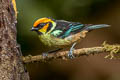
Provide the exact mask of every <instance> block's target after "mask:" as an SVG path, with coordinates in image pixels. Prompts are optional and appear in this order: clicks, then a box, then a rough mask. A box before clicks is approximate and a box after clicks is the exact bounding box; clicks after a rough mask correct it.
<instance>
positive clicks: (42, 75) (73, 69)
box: [16, 0, 120, 80]
mask: <svg viewBox="0 0 120 80" xmlns="http://www.w3.org/2000/svg"><path fill="white" fill-rule="evenodd" d="M16 2H17V8H18V24H17V29H18V37H17V39H18V43H19V44H20V45H21V48H22V52H23V55H28V54H31V55H37V54H40V53H41V52H43V51H44V47H43V46H42V45H41V44H40V42H39V39H38V36H37V34H36V33H35V32H31V31H30V29H31V27H32V25H33V23H34V21H35V20H37V19H38V18H41V17H52V18H54V19H63V20H68V21H76V22H81V23H86V24H87V23H88V24H110V25H111V27H110V28H104V29H99V30H95V31H92V32H90V33H89V34H88V35H87V37H86V38H85V39H84V40H83V41H82V42H81V43H79V44H78V45H77V48H83V47H93V46H99V45H101V44H102V43H103V41H108V42H109V43H110V44H119V43H120V32H119V30H120V27H119V26H120V0H16ZM105 55H107V53H104V54H100V55H90V56H82V57H80V58H75V59H73V60H68V61H63V60H57V61H56V60H55V61H51V62H49V63H31V64H26V67H27V70H28V72H29V74H30V78H31V80H120V61H119V60H115V59H113V60H109V59H104V56H105Z"/></svg>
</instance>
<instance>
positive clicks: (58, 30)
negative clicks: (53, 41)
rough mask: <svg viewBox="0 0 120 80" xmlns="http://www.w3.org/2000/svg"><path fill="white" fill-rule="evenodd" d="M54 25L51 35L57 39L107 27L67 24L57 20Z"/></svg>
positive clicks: (105, 25)
mask: <svg viewBox="0 0 120 80" xmlns="http://www.w3.org/2000/svg"><path fill="white" fill-rule="evenodd" d="M56 23H57V25H56V27H55V29H54V30H53V31H52V32H51V34H52V35H53V36H55V37H58V38H66V37H68V36H69V35H74V34H76V33H78V32H80V31H83V30H87V31H91V30H93V29H98V28H103V27H109V25H107V24H98V25H92V24H81V23H79V22H68V21H64V20H57V21H56Z"/></svg>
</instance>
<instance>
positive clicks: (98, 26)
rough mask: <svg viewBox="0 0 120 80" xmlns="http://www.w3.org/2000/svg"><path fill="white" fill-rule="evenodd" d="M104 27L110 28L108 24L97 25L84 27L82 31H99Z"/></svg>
mask: <svg viewBox="0 0 120 80" xmlns="http://www.w3.org/2000/svg"><path fill="white" fill-rule="evenodd" d="M104 27H110V25H108V24H98V25H86V27H84V30H88V31H91V30H94V29H99V28H104Z"/></svg>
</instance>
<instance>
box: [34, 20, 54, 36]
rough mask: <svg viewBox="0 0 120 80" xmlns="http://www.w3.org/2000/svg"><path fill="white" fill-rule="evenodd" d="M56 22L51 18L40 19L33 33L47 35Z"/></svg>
mask: <svg viewBox="0 0 120 80" xmlns="http://www.w3.org/2000/svg"><path fill="white" fill-rule="evenodd" d="M53 23H54V21H53V20H52V19H50V18H40V19H38V20H37V21H35V23H34V24H33V27H32V31H36V32H37V33H39V34H41V33H46V32H48V31H49V30H50V29H51V27H52V24H53Z"/></svg>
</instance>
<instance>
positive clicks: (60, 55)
mask: <svg viewBox="0 0 120 80" xmlns="http://www.w3.org/2000/svg"><path fill="white" fill-rule="evenodd" d="M68 52H69V51H61V52H57V53H56V54H54V53H53V54H48V56H47V57H44V56H43V55H37V56H31V55H29V56H26V57H23V58H22V59H23V62H24V63H30V62H36V61H39V62H46V61H51V60H53V59H63V60H67V59H69V58H68V56H67V55H68ZM103 52H109V54H108V55H107V56H105V58H110V59H113V58H117V57H116V56H115V54H117V53H119V52H120V45H109V44H107V43H106V42H104V43H103V44H102V46H101V47H92V48H82V49H75V50H74V53H73V54H74V56H75V57H79V56H83V55H91V54H100V53H103Z"/></svg>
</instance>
